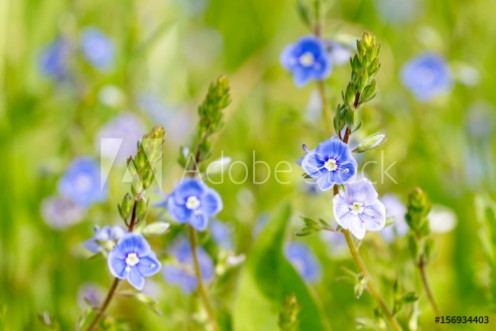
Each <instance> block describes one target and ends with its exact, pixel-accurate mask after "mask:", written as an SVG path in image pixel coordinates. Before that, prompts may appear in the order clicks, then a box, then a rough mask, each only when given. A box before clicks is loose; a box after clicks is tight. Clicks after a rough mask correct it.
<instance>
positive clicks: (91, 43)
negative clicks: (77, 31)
mask: <svg viewBox="0 0 496 331" xmlns="http://www.w3.org/2000/svg"><path fill="white" fill-rule="evenodd" d="M81 50H82V52H83V55H84V57H85V58H86V60H88V62H90V63H91V64H92V65H94V66H95V67H96V68H97V69H100V70H105V69H109V68H110V67H111V66H112V65H113V64H114V51H115V50H114V43H113V42H112V40H111V39H110V38H108V37H107V36H106V35H105V34H103V33H102V32H101V31H100V30H98V29H97V28H95V27H87V28H85V29H84V31H83V34H82V36H81Z"/></svg>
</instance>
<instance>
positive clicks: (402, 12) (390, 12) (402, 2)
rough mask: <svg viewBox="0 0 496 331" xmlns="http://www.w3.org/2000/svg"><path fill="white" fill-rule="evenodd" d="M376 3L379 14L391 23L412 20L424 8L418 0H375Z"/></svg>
mask: <svg viewBox="0 0 496 331" xmlns="http://www.w3.org/2000/svg"><path fill="white" fill-rule="evenodd" d="M374 4H375V7H376V10H377V11H378V14H379V16H381V17H382V19H383V20H385V21H387V22H390V23H402V22H412V21H414V20H415V19H416V18H417V17H418V16H419V13H420V12H421V9H422V8H421V5H422V4H421V1H418V0H375V1H374Z"/></svg>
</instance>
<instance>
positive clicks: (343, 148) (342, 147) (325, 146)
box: [315, 137, 348, 162]
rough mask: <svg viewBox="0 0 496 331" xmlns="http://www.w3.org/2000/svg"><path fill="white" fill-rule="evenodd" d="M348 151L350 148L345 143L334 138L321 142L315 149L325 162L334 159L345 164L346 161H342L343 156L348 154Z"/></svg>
mask: <svg viewBox="0 0 496 331" xmlns="http://www.w3.org/2000/svg"><path fill="white" fill-rule="evenodd" d="M347 150H348V146H347V145H346V144H345V143H344V142H342V141H341V140H339V138H337V137H332V138H330V139H327V140H325V141H323V142H321V143H320V144H319V146H317V148H316V149H315V153H317V154H318V155H319V156H320V158H321V159H323V160H328V159H330V158H332V159H335V160H337V161H341V162H343V161H344V160H343V159H342V155H343V154H346V152H347ZM346 159H347V158H346Z"/></svg>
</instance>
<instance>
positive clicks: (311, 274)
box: [284, 242, 322, 283]
mask: <svg viewBox="0 0 496 331" xmlns="http://www.w3.org/2000/svg"><path fill="white" fill-rule="evenodd" d="M284 253H285V255H286V258H287V259H288V260H289V262H291V264H292V265H293V267H294V268H295V269H296V270H297V271H298V273H299V274H300V275H301V277H302V278H303V279H304V280H305V281H306V282H309V283H313V282H316V281H318V280H319V278H320V276H321V274H322V269H321V267H320V263H319V261H318V260H317V258H316V257H315V255H314V254H313V253H312V251H311V250H310V248H309V247H308V246H307V245H305V244H304V243H301V242H292V243H289V244H288V245H287V246H286V249H285V250H284Z"/></svg>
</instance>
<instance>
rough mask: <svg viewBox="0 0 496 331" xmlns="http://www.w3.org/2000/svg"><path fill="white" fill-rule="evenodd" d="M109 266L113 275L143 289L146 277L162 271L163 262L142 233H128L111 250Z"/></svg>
mask: <svg viewBox="0 0 496 331" xmlns="http://www.w3.org/2000/svg"><path fill="white" fill-rule="evenodd" d="M108 266H109V269H110V272H111V273H112V275H114V276H115V277H117V278H119V279H127V281H128V282H129V284H131V285H132V286H133V287H134V288H136V289H137V290H139V291H141V290H142V289H143V287H144V286H145V277H150V276H153V275H154V274H156V273H157V272H159V271H160V268H161V264H160V261H159V260H157V256H156V255H155V253H154V252H153V251H152V249H151V248H150V245H149V244H148V242H147V241H146V239H145V238H144V237H143V236H142V235H138V234H134V233H128V234H126V235H124V237H122V238H121V239H120V240H119V241H118V242H117V244H116V245H115V246H114V248H113V249H112V251H110V253H109V256H108Z"/></svg>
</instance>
